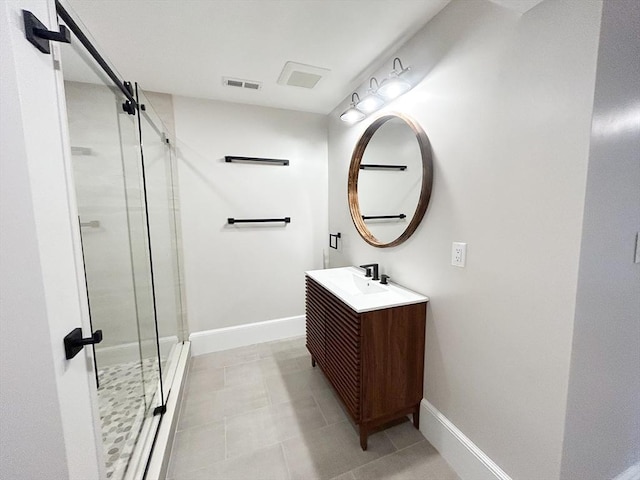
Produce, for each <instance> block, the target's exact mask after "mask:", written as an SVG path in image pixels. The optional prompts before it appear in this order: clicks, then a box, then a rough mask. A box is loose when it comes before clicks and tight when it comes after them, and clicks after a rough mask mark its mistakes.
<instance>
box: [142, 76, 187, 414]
mask: <svg viewBox="0 0 640 480" xmlns="http://www.w3.org/2000/svg"><path fill="white" fill-rule="evenodd" d="M136 95H137V100H138V103H139V104H140V105H141V106H142V107H141V109H140V111H139V125H140V138H141V140H142V164H143V168H144V179H145V191H146V197H147V214H148V219H149V232H150V244H151V259H152V262H153V278H154V290H155V298H156V315H157V328H158V343H159V348H160V359H161V367H162V368H161V371H162V378H163V382H162V383H163V386H167V385H171V383H172V382H171V379H172V377H173V374H174V373H175V368H176V366H177V355H176V353H177V351H178V350H179V347H180V346H181V343H182V338H183V332H182V331H181V327H182V312H183V302H182V285H181V281H180V279H181V277H182V275H181V271H180V261H179V258H178V252H179V242H178V239H179V238H180V236H179V233H178V228H179V226H178V218H177V216H178V208H179V206H178V198H177V191H176V188H177V179H176V174H177V172H176V170H177V169H176V165H175V163H174V161H175V159H174V156H173V150H172V146H171V145H172V144H171V140H170V137H171V136H172V134H171V133H170V132H168V131H167V127H166V125H165V124H164V123H163V122H162V120H161V119H160V117H159V115H158V113H157V112H156V110H155V109H154V108H153V106H152V104H151V101H150V99H149V98H148V97H147V96H146V95H145V94H144V93H143V92H142V91H141V90H139V89H138V87H137V86H136ZM169 101H170V100H169ZM163 393H164V398H165V401H166V398H167V395H168V393H169V392H168V388H165V389H164V391H163Z"/></svg>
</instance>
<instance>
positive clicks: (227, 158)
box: [224, 155, 289, 165]
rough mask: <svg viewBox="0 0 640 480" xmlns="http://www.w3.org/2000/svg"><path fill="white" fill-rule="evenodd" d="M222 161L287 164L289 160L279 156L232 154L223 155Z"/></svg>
mask: <svg viewBox="0 0 640 480" xmlns="http://www.w3.org/2000/svg"><path fill="white" fill-rule="evenodd" d="M224 161H225V162H227V163H232V162H254V163H268V164H271V165H289V160H282V159H279V158H257V157H234V156H230V155H227V156H225V157H224Z"/></svg>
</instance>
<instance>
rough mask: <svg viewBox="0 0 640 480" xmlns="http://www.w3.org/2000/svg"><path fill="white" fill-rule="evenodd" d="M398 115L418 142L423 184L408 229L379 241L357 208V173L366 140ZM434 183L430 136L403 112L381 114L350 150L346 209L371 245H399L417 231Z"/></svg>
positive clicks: (381, 246)
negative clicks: (347, 207)
mask: <svg viewBox="0 0 640 480" xmlns="http://www.w3.org/2000/svg"><path fill="white" fill-rule="evenodd" d="M394 118H399V119H400V120H402V121H404V122H405V123H406V124H407V125H408V126H409V127H411V129H412V130H413V132H414V133H415V135H416V140H417V141H418V145H419V147H420V155H421V156H422V187H421V189H420V197H419V199H418V206H417V207H416V210H415V212H414V214H413V217H412V218H411V221H410V222H409V225H408V226H407V228H406V229H405V230H404V232H402V234H400V236H399V237H398V238H396V239H395V240H393V241H391V242H388V243H383V242H381V241H379V240H378V239H377V238H376V237H375V236H374V235H373V234H372V233H371V231H370V230H369V228H368V227H367V225H366V223H365V222H364V220H363V219H362V212H361V211H360V204H359V202H358V176H359V174H360V162H361V161H362V157H363V156H364V152H365V150H366V148H367V145H368V144H369V141H370V140H371V138H372V137H373V135H374V134H375V132H376V131H377V130H378V129H379V128H380V127H381V126H382V125H384V123H385V122H387V121H389V120H391V119H394ZM432 185H433V159H432V153H431V143H430V142H429V137H427V134H426V133H425V132H424V130H423V129H422V127H420V125H418V124H417V123H416V122H415V121H413V120H412V119H411V118H409V117H407V116H406V115H402V114H400V113H391V114H387V115H384V116H382V117H380V118H378V119H376V120H375V121H374V122H373V123H371V125H369V126H368V127H367V129H366V130H365V131H364V133H363V134H362V136H361V137H360V140H358V143H357V144H356V148H355V149H354V151H353V155H352V156H351V164H350V165H349V179H348V185H347V189H348V197H349V211H350V212H351V219H352V220H353V224H354V225H355V227H356V230H358V233H359V234H360V236H361V237H362V238H363V239H364V241H365V242H367V243H368V244H370V245H373V246H374V247H378V248H387V247H395V246H397V245H400V244H401V243H403V242H404V241H406V240H407V239H408V238H409V237H410V236H411V235H412V234H413V232H415V231H416V229H417V228H418V225H420V222H421V221H422V218H423V217H424V214H425V212H426V211H427V206H428V205H429V200H430V199H431V188H432Z"/></svg>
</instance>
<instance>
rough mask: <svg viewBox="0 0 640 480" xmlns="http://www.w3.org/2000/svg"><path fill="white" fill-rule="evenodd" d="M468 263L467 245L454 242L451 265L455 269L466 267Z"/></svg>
mask: <svg viewBox="0 0 640 480" xmlns="http://www.w3.org/2000/svg"><path fill="white" fill-rule="evenodd" d="M466 262H467V244H466V243H461V242H453V245H452V247H451V265H453V266H454V267H464V266H465V263H466Z"/></svg>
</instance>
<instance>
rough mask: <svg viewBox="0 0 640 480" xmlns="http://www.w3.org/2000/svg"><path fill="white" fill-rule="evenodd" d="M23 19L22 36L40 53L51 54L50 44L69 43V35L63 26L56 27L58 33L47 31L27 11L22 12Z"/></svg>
mask: <svg viewBox="0 0 640 480" xmlns="http://www.w3.org/2000/svg"><path fill="white" fill-rule="evenodd" d="M22 18H23V19H24V36H25V37H26V38H27V40H29V42H31V43H32V44H33V46H34V47H36V48H37V49H38V50H40V51H41V52H42V53H47V54H49V53H51V45H49V41H52V42H62V43H71V33H70V32H69V29H68V28H67V27H65V26H64V25H58V28H59V29H60V31H58V32H55V31H52V30H49V29H48V28H47V27H45V26H44V24H43V23H42V22H41V21H40V20H38V18H37V17H36V16H35V15H34V14H33V13H31V12H30V11H28V10H22Z"/></svg>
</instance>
